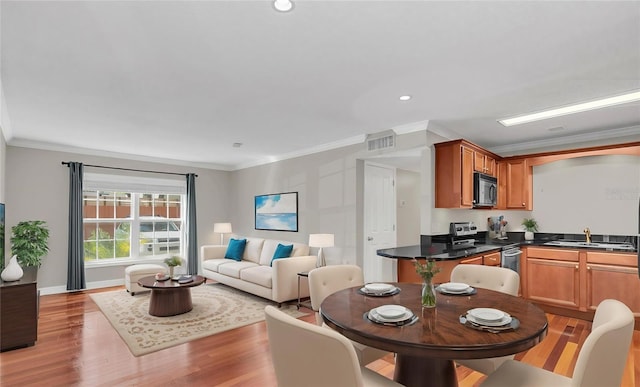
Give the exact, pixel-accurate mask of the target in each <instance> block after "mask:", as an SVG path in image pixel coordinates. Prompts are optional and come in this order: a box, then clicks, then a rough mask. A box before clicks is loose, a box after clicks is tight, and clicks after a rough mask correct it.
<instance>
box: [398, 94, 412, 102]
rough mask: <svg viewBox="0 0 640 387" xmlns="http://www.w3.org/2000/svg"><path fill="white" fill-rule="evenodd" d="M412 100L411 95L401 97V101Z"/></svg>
mask: <svg viewBox="0 0 640 387" xmlns="http://www.w3.org/2000/svg"><path fill="white" fill-rule="evenodd" d="M410 99H411V96H410V95H401V96H400V101H408V100H410Z"/></svg>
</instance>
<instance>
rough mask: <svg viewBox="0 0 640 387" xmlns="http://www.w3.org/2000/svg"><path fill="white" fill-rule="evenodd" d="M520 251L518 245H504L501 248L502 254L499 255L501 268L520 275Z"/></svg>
mask: <svg viewBox="0 0 640 387" xmlns="http://www.w3.org/2000/svg"><path fill="white" fill-rule="evenodd" d="M521 255H522V250H520V246H519V245H518V244H512V245H506V246H503V247H502V253H501V254H500V258H501V259H500V261H501V264H500V265H501V266H502V267H506V268H507V269H511V270H513V271H515V272H517V273H518V274H520V256H521Z"/></svg>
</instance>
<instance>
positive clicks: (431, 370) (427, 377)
mask: <svg viewBox="0 0 640 387" xmlns="http://www.w3.org/2000/svg"><path fill="white" fill-rule="evenodd" d="M394 285H396V286H397V287H399V288H400V289H401V291H400V293H399V294H397V295H394V296H388V297H373V296H367V295H364V294H361V293H360V292H358V289H359V287H353V288H348V289H344V290H341V291H338V292H336V293H334V294H332V295H330V296H328V297H327V298H325V300H324V301H323V302H322V304H321V306H320V313H321V316H322V318H323V320H324V322H325V323H326V324H327V325H328V326H330V327H331V328H333V329H335V330H336V331H338V332H340V333H341V334H343V335H344V336H346V337H348V338H349V339H351V340H353V341H357V342H359V343H362V344H365V345H368V346H371V347H375V348H380V349H383V350H386V351H390V352H395V353H396V365H395V371H394V380H395V381H397V382H398V383H400V384H403V385H405V386H409V387H412V386H421V387H424V386H457V385H458V381H457V378H456V371H455V362H454V359H478V358H490V357H498V356H506V355H511V354H515V353H518V352H522V351H525V350H527V349H529V348H531V347H533V346H535V345H537V344H538V343H540V341H542V339H544V337H545V336H546V333H547V317H546V315H545V313H544V312H543V311H542V310H541V309H540V308H538V307H537V306H535V305H533V304H532V303H530V302H528V301H527V300H525V299H523V298H521V297H515V296H511V295H508V294H504V293H500V292H496V291H492V290H486V289H476V290H477V292H476V294H472V295H446V294H441V293H438V294H437V303H436V307H435V308H424V309H423V308H422V305H421V302H420V300H421V297H420V295H421V291H422V285H421V284H412V283H396V284H394ZM382 305H402V306H404V307H406V308H409V309H410V310H411V311H412V312H413V313H414V314H415V315H417V316H418V320H417V321H416V322H415V323H413V324H411V325H404V326H387V325H381V324H378V323H375V322H372V321H370V320H369V319H368V318H367V317H366V314H367V313H368V312H369V311H370V310H371V309H373V308H376V307H379V306H382ZM473 308H494V309H499V310H501V311H503V312H507V313H509V314H510V315H511V316H512V317H514V318H516V319H517V320H518V321H519V322H520V325H519V327H518V328H517V329H515V330H508V331H501V332H499V333H492V332H487V331H480V330H476V329H473V328H470V327H468V326H466V325H465V324H463V323H461V321H460V316H461V315H465V314H466V312H467V311H468V310H470V309H473Z"/></svg>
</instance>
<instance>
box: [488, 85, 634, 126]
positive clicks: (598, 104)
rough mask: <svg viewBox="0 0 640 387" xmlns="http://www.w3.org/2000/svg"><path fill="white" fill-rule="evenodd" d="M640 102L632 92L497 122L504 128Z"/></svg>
mask: <svg viewBox="0 0 640 387" xmlns="http://www.w3.org/2000/svg"><path fill="white" fill-rule="evenodd" d="M635 101H640V91H633V92H630V93H627V94H622V95H618V96H615V97H609V98H604V99H599V100H595V101H590V102H583V103H578V104H575V105H570V106H565V107H561V108H556V109H550V110H545V111H542V112H538V113H533V114H526V115H523V116H517V117H512V118H504V119H501V120H498V122H499V123H501V124H502V125H504V126H512V125H519V124H525V123H527V122H533V121H540V120H545V119H547V118H552V117H559V116H565V115H567V114H573V113H579V112H586V111H588V110H594V109H600V108H603V107H608V106H615V105H620V104H623V103H629V102H635Z"/></svg>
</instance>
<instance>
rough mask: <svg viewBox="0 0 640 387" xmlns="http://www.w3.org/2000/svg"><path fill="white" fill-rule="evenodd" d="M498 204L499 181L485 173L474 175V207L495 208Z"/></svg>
mask: <svg viewBox="0 0 640 387" xmlns="http://www.w3.org/2000/svg"><path fill="white" fill-rule="evenodd" d="M497 204H498V179H496V178H495V177H493V176H491V175H485V174H484V173H480V172H474V173H473V206H474V207H495V206H496V205H497Z"/></svg>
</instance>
